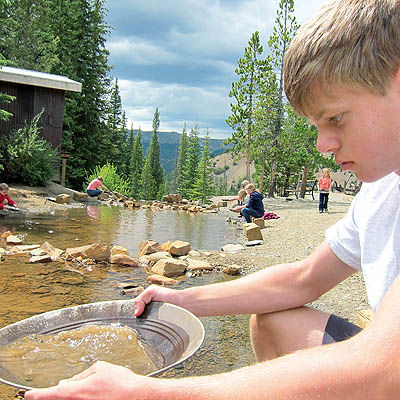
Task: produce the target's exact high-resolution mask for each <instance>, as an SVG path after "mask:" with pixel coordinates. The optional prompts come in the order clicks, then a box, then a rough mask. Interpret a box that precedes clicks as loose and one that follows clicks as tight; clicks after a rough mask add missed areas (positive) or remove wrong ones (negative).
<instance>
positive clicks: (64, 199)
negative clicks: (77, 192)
mask: <svg viewBox="0 0 400 400" xmlns="http://www.w3.org/2000/svg"><path fill="white" fill-rule="evenodd" d="M70 199H71V196H70V195H69V194H65V193H63V194H58V195H57V196H56V203H59V204H66V203H69V201H70Z"/></svg>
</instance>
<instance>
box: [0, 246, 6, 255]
mask: <svg viewBox="0 0 400 400" xmlns="http://www.w3.org/2000/svg"><path fill="white" fill-rule="evenodd" d="M4 254H7V250H6V249H3V248H2V247H0V255H4Z"/></svg>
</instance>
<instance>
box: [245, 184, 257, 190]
mask: <svg viewBox="0 0 400 400" xmlns="http://www.w3.org/2000/svg"><path fill="white" fill-rule="evenodd" d="M255 189H256V187H255V186H254V185H253V184H252V183H249V184H248V185H246V187H245V190H246V191H247V190H253V191H254V190H255Z"/></svg>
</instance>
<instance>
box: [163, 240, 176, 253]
mask: <svg viewBox="0 0 400 400" xmlns="http://www.w3.org/2000/svg"><path fill="white" fill-rule="evenodd" d="M172 243H174V242H173V241H172V240H168V242H165V243H163V244H162V245H161V250H162V251H168V252H169V248H170V247H171V244H172Z"/></svg>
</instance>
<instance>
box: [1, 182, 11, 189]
mask: <svg viewBox="0 0 400 400" xmlns="http://www.w3.org/2000/svg"><path fill="white" fill-rule="evenodd" d="M9 189H10V188H9V187H8V185H7V183H0V190H9Z"/></svg>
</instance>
